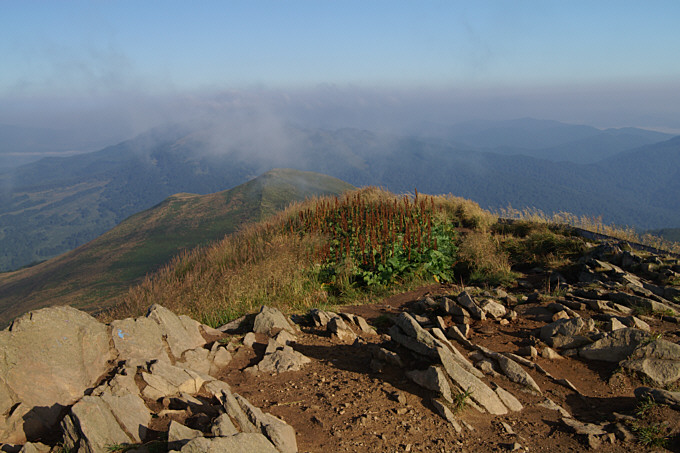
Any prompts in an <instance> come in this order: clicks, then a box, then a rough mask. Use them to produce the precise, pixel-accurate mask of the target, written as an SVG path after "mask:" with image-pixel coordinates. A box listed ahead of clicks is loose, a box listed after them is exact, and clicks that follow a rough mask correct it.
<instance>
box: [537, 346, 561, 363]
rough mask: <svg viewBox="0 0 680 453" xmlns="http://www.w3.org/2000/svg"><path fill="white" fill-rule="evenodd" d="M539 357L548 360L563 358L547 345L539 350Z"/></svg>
mask: <svg viewBox="0 0 680 453" xmlns="http://www.w3.org/2000/svg"><path fill="white" fill-rule="evenodd" d="M541 357H543V358H544V359H548V360H560V359H562V358H563V357H562V356H561V355H559V354H558V353H557V351H555V350H554V349H552V348H549V347H547V346H546V347H544V348H543V349H542V350H541Z"/></svg>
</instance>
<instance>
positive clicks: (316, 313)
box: [309, 308, 338, 329]
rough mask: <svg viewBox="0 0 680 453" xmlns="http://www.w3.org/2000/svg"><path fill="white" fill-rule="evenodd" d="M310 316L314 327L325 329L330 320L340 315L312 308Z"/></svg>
mask: <svg viewBox="0 0 680 453" xmlns="http://www.w3.org/2000/svg"><path fill="white" fill-rule="evenodd" d="M309 316H310V318H312V323H314V327H319V328H323V329H325V328H326V326H327V325H328V323H329V322H330V320H331V319H332V318H334V317H336V316H338V315H337V314H335V313H332V312H327V311H323V310H319V309H318V308H312V309H311V310H309Z"/></svg>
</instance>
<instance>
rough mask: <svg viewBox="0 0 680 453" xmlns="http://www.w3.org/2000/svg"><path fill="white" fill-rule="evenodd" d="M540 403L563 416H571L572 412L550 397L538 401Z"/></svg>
mask: <svg viewBox="0 0 680 453" xmlns="http://www.w3.org/2000/svg"><path fill="white" fill-rule="evenodd" d="M538 405H539V406H541V407H545V408H546V409H550V410H551V411H557V412H559V413H560V414H561V415H562V417H571V414H570V413H569V412H567V410H566V409H565V408H563V407H562V406H560V405H559V404H557V403H556V402H554V401H553V400H551V399H550V398H546V399H544V400H543V401H542V402H540V403H538Z"/></svg>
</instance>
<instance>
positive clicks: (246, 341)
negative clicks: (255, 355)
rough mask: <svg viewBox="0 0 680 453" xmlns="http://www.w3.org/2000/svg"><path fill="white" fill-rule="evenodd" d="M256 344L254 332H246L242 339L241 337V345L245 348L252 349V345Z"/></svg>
mask: <svg viewBox="0 0 680 453" xmlns="http://www.w3.org/2000/svg"><path fill="white" fill-rule="evenodd" d="M255 343H257V336H256V335H255V333H254V332H248V333H247V334H246V335H245V336H244V337H243V345H244V346H247V347H249V348H252V347H253V345H254V344H255Z"/></svg>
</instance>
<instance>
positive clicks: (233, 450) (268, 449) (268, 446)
mask: <svg viewBox="0 0 680 453" xmlns="http://www.w3.org/2000/svg"><path fill="white" fill-rule="evenodd" d="M180 451H181V453H223V452H229V453H254V452H257V453H280V452H279V450H277V449H276V447H274V445H273V444H272V443H271V442H270V441H269V440H268V439H267V438H266V437H265V436H264V435H262V434H260V433H238V434H236V435H234V436H229V437H213V438H210V439H208V438H206V437H198V438H196V439H193V440H190V441H189V442H188V443H187V444H186V445H184V446H183V447H182V449H181V450H180Z"/></svg>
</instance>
